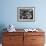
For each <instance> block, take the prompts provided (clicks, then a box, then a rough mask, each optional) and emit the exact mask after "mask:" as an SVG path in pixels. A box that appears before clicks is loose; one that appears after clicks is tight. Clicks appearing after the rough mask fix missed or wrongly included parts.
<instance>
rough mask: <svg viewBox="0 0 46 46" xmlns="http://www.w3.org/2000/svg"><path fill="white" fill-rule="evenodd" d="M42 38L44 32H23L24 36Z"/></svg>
mask: <svg viewBox="0 0 46 46" xmlns="http://www.w3.org/2000/svg"><path fill="white" fill-rule="evenodd" d="M31 35H32V36H41V35H42V36H44V32H25V33H24V36H31Z"/></svg>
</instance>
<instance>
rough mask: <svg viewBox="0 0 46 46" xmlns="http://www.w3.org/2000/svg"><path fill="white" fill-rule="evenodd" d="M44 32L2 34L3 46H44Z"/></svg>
mask: <svg viewBox="0 0 46 46" xmlns="http://www.w3.org/2000/svg"><path fill="white" fill-rule="evenodd" d="M44 34H45V33H44V32H4V33H3V42H2V45H3V46H44V36H45V35H44Z"/></svg>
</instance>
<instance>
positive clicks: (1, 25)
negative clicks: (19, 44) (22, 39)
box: [0, 24, 6, 43]
mask: <svg viewBox="0 0 46 46" xmlns="http://www.w3.org/2000/svg"><path fill="white" fill-rule="evenodd" d="M4 28H5V30H4ZM3 32H6V27H5V25H4V24H0V43H2V36H3V34H2V33H3Z"/></svg>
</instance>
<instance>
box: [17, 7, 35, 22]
mask: <svg viewBox="0 0 46 46" xmlns="http://www.w3.org/2000/svg"><path fill="white" fill-rule="evenodd" d="M17 20H18V21H20V22H31V21H32V22H33V21H35V8H34V7H18V8H17Z"/></svg>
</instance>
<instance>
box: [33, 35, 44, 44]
mask: <svg viewBox="0 0 46 46" xmlns="http://www.w3.org/2000/svg"><path fill="white" fill-rule="evenodd" d="M32 43H33V44H43V43H44V36H32Z"/></svg>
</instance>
